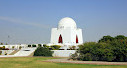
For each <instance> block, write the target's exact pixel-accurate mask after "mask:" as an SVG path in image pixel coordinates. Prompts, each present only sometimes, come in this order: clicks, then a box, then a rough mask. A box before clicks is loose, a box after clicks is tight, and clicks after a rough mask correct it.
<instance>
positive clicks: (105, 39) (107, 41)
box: [98, 35, 114, 43]
mask: <svg viewBox="0 0 127 68" xmlns="http://www.w3.org/2000/svg"><path fill="white" fill-rule="evenodd" d="M111 41H114V38H113V37H111V36H110V35H107V36H103V38H101V39H100V40H99V41H98V42H99V43H100V42H106V43H109V42H111Z"/></svg>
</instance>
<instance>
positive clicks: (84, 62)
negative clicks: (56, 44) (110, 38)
mask: <svg viewBox="0 0 127 68" xmlns="http://www.w3.org/2000/svg"><path fill="white" fill-rule="evenodd" d="M42 62H55V63H73V64H95V65H127V62H105V61H73V60H67V58H64V59H50V60H45V61H42Z"/></svg>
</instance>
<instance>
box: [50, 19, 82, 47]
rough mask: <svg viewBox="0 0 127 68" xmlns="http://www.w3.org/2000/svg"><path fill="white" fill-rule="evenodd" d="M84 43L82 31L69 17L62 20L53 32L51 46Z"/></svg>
mask: <svg viewBox="0 0 127 68" xmlns="http://www.w3.org/2000/svg"><path fill="white" fill-rule="evenodd" d="M82 43H83V37H82V29H79V28H77V25H76V22H75V21H74V20H73V19H72V18H69V17H65V18H63V19H61V20H60V21H59V23H58V27H57V28H52V30H51V41H50V44H51V45H53V44H54V45H78V44H82Z"/></svg>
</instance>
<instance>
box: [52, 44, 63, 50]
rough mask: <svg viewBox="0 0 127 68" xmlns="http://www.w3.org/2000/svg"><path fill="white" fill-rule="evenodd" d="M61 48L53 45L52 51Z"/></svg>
mask: <svg viewBox="0 0 127 68" xmlns="http://www.w3.org/2000/svg"><path fill="white" fill-rule="evenodd" d="M60 47H61V46H59V45H52V46H51V49H52V50H59V48H60Z"/></svg>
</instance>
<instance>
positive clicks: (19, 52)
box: [14, 47, 37, 56]
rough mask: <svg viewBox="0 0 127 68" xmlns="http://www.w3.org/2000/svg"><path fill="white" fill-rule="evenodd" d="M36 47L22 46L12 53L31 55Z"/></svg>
mask: <svg viewBox="0 0 127 68" xmlns="http://www.w3.org/2000/svg"><path fill="white" fill-rule="evenodd" d="M36 49H37V48H36V47H35V48H22V49H21V50H19V51H18V52H17V53H16V54H14V55H15V56H29V55H31V54H32V53H33V52H34V51H35V50H36Z"/></svg>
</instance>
